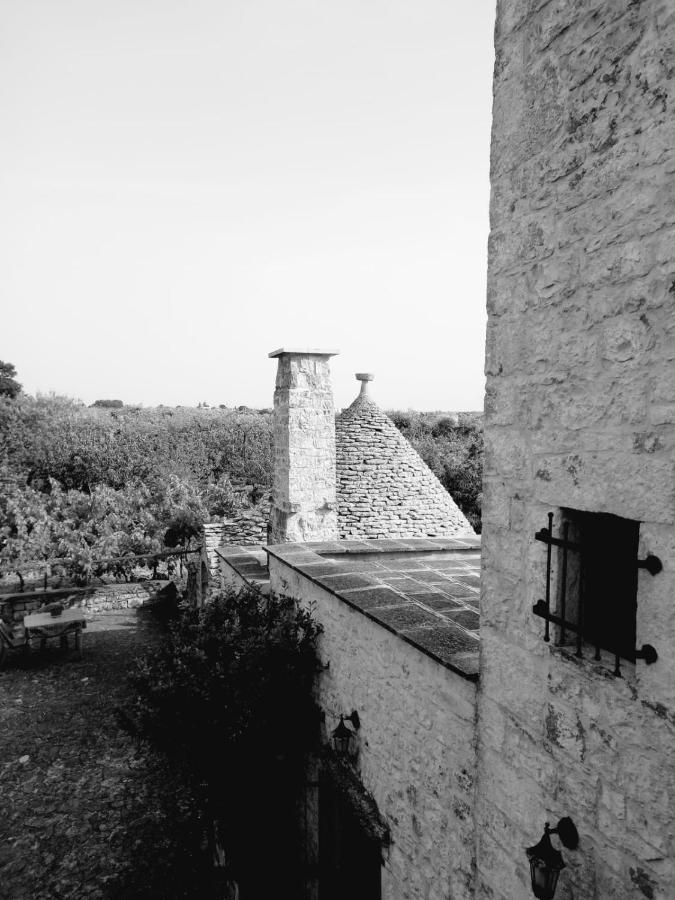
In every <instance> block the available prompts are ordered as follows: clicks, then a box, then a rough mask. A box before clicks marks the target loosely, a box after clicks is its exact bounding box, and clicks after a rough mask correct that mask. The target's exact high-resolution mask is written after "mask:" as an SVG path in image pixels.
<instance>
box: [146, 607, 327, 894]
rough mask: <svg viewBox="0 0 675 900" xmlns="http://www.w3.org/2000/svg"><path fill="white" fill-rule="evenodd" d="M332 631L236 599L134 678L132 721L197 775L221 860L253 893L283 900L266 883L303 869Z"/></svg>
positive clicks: (292, 613)
mask: <svg viewBox="0 0 675 900" xmlns="http://www.w3.org/2000/svg"><path fill="white" fill-rule="evenodd" d="M320 630H321V629H320V626H319V625H317V623H316V622H314V620H313V619H312V617H311V615H310V613H308V612H306V611H303V610H302V609H300V608H299V607H298V605H297V603H296V602H295V601H294V600H291V599H288V598H270V599H267V598H264V597H261V596H259V595H258V594H255V593H253V592H250V591H246V592H242V593H240V594H239V595H236V596H235V595H232V594H226V595H223V596H221V597H219V598H217V599H215V600H214V601H213V602H212V603H210V604H209V605H207V606H206V607H204V608H201V609H197V610H190V611H187V612H185V613H184V614H183V615H182V617H181V618H180V619H179V620H178V621H177V622H175V623H173V624H172V625H170V627H169V632H168V637H167V639H166V640H165V642H164V643H163V645H162V646H161V647H160V649H159V650H157V651H155V652H154V653H152V654H150V655H149V656H147V657H146V658H145V659H143V660H141V661H139V662H138V665H137V670H136V672H135V675H134V676H133V684H134V687H135V695H136V696H135V700H134V702H133V705H132V707H131V709H130V710H129V720H130V721H132V722H134V728H135V730H136V732H137V734H138V735H139V736H140V737H141V738H144V739H147V740H149V741H151V742H152V743H153V744H154V745H155V746H156V747H158V748H159V749H161V750H162V751H163V752H164V753H165V754H166V755H167V756H168V757H169V759H171V760H172V761H173V763H174V764H175V766H176V767H177V768H179V769H180V770H181V771H183V772H184V773H185V777H186V778H187V779H188V780H189V782H190V784H191V786H192V789H193V790H194V791H195V794H196V795H197V796H199V797H200V803H201V804H202V806H203V810H204V818H205V820H206V821H210V822H212V824H213V827H212V833H211V835H210V838H211V840H213V841H214V845H215V846H214V852H216V851H217V852H216V855H218V853H220V855H221V856H222V854H223V851H224V856H225V858H226V859H227V862H228V867H229V873H230V877H232V878H234V880H236V881H237V882H239V883H241V884H246V885H247V887H248V890H249V891H250V893H249V896H261V897H262V896H274V895H276V896H281V894H278V893H277V894H275V893H274V890H273V885H272V883H270V884H269V885H267V884H266V882H265V879H267V878H273V879H274V881H275V882H277V881H279V880H282V881H283V878H284V877H288V878H289V879H290V878H291V876H290V874H289V869H290V868H292V864H293V861H294V860H297V850H298V846H297V843H296V842H297V840H298V835H297V824H298V823H297V815H296V804H297V801H298V797H299V790H300V786H301V784H302V780H303V776H304V771H305V762H306V757H307V754H308V753H309V752H310V751H311V750H312V749H313V748H314V746H315V743H316V741H317V738H318V725H319V712H318V707H317V705H316V703H315V700H314V695H313V688H314V681H315V678H316V676H317V674H318V672H319V670H320V668H321V667H320V664H319V660H318V656H317V652H316V642H317V638H318V635H319V633H320ZM214 835H218V840H217V841H216V840H215V838H214ZM218 845H220V847H219V846H218ZM261 846H265V847H266V848H267V850H266V853H267V854H268V855H267V863H268V866H269V869H268V868H266V869H265V871H260V868H261V867H260V865H259V848H260V847H261ZM284 872H286V876H284ZM261 879H262V881H261ZM276 888H277V889H278V884H277V885H276Z"/></svg>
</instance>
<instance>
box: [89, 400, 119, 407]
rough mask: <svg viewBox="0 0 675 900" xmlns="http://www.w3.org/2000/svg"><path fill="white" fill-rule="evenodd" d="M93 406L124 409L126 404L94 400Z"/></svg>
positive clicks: (117, 401)
mask: <svg viewBox="0 0 675 900" xmlns="http://www.w3.org/2000/svg"><path fill="white" fill-rule="evenodd" d="M91 405H92V406H98V407H100V408H102V409H122V407H123V406H124V403H123V402H122V401H121V400H94V402H93V403H92V404H91Z"/></svg>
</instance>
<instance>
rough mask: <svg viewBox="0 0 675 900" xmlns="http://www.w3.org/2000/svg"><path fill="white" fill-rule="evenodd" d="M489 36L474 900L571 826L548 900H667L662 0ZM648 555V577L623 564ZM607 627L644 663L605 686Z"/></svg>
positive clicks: (670, 708) (672, 396)
mask: <svg viewBox="0 0 675 900" xmlns="http://www.w3.org/2000/svg"><path fill="white" fill-rule="evenodd" d="M495 34H496V64H495V80H494V116H493V132H492V160H491V170H492V171H491V179H492V201H491V234H490V243H489V275H488V313H489V320H488V332H487V352H486V374H487V393H486V431H485V437H486V468H485V480H484V507H483V568H482V600H481V676H480V688H479V699H478V772H477V795H476V804H477V805H476V832H477V838H478V840H477V854H476V859H477V880H476V895H477V896H478V897H480V898H495V900H496V898H509V900H511V898H512V900H515V898H520V897H524V896H527V895H528V892H529V872H528V867H527V862H526V860H525V857H524V854H523V847H525V846H527V845H531V844H533V843H535V841H536V840H537V839H538V837H539V835H540V834H541V830H542V826H543V823H544V821H545V820H548V821H550V822H551V823H554V822H555V821H557V820H558V819H559V818H560V817H561V816H563V815H567V816H571V817H572V818H573V820H574V822H575V824H576V826H577V828H578V830H579V835H580V842H579V847H578V849H577V850H575V851H571V850H570V851H568V850H565V849H563V855H564V858H565V862H566V864H567V868H566V870H565V871H564V873H563V875H562V876H561V880H560V884H559V887H558V892H557V893H556V900H558V898H561V900H570V898H578V900H582V898H583V900H591V898H597V900H606V898H617V900H618V898H621V900H628V898H644V897H647V898H650V900H656V898H659V900H667V898H671V897H675V653H673V646H674V645H675V610H674V608H673V601H672V598H673V594H674V593H675V481H674V456H673V451H674V449H675V365H674V362H675V315H674V310H675V252H674V247H675V227H674V226H675V203H674V199H675V197H674V194H673V185H674V184H675V182H674V178H673V176H674V175H675V152H674V151H675V126H674V121H673V111H672V98H673V89H674V88H675V83H674V74H675V58H674V57H673V48H674V47H675V6H674V5H673V3H672V2H668V0H644V2H637V3H636V2H629V0H592V2H585V3H577V2H569V3H539V2H535V3H533V2H530V0H500V2H499V3H498V10H497V24H496V32H495ZM549 513H552V514H553V532H554V534H556V535H558V537H559V538H560V537H561V536H562V535H563V529H564V527H565V523H567V525H568V535H570V536H571V535H573V534H574V535H576V538H575V540H576V542H577V543H580V546H581V548H582V549H581V551H577V550H574V549H573V548H572V549H570V551H569V559H568V560H567V561H565V560H564V559H563V552H564V551H563V548H562V547H560V546H554V547H553V548H552V576H551V578H552V584H551V596H550V610H551V611H552V612H554V613H555V614H557V615H558V616H559V617H562V618H563V619H566V620H569V619H570V618H571V619H572V620H574V621H576V622H577V625H579V621H580V620H579V617H578V611H576V612H575V610H574V609H572V611H571V613H570V606H574V604H575V603H576V604H577V605H578V604H580V603H583V605H582V606H581V608H582V610H587V612H588V614H589V615H591V614H592V615H593V616H594V623H595V624H594V629H595V631H594V632H590V631H589V622H588V618H586V619H583V618H582V620H581V625H580V627H581V629H582V640H581V642H580V646H578V647H577V643H576V634H575V633H574V632H570V631H567V632H566V635H565V636H563V635H562V634H561V629H560V627H559V626H557V625H556V624H555V623H551V625H550V628H551V632H550V638H551V640H550V641H549V642H548V643H547V642H545V641H544V640H543V637H544V633H545V622H544V620H543V619H542V618H541V617H539V616H536V615H533V607H534V606H535V605H536V604H537V602H538V601H544V600H545V591H546V561H547V546H546V544H545V543H542V542H541V541H538V540H535V539H534V536H535V533H537V532H539V531H541V529H545V528H546V527H547V523H548V514H549ZM622 535H623V536H624V537H622ZM626 535H627V536H628V538H626V537H625V536H626ZM540 536H541V535H540ZM650 554H651V555H653V556H656V557H658V558H659V559H660V560H661V562H662V564H663V569H662V571H660V572H658V573H657V574H654V575H652V574H650V572H649V571H648V570H646V569H644V568H640V569H638V568H637V564H638V560H644V559H645V558H646V557H648V556H649V555H650ZM582 555H583V558H584V559H585V562H584V565H585V566H586V570H585V574H584V575H580V573H579V571H578V570H575V568H574V566H575V565H576V563H574V561H573V560H575V559H578V558H580V557H581V556H582ZM565 562H566V565H567V573H568V579H569V580H568V582H567V583H566V584H565V585H564V590H563V584H562V577H563V576H562V569H563V566H564V565H565ZM591 567H593V568H594V575H593V578H594V580H593V583H592V586H593V591H589V592H587V595H586V596H583V598H582V600H579V596H581V595H580V594H579V586H580V585H581V586H582V587H583V585H584V584H585V585H587V586H588V585H590V581H589V579H590V578H591V571H590V569H591ZM603 567H604V569H603ZM622 567H623V570H624V575H623V577H622V579H621V580H620V582H619V583H617V579H616V576H615V573H616V572H617V571H619V570H620V569H621V568H622ZM603 591H604V592H612V597H611V598H609V601H603V603H604V604H605V605H604V607H603V608H601V609H595V608H594V607H593V604H597V603H598V602H599V599H598V598H599V597H601V596H602V594H603ZM590 594H593V596H591V595H590ZM624 595H625V596H624ZM575 598H576V599H575ZM565 602H567V612H563V608H562V604H563V603H565ZM541 609H542V607H541V605H540V610H541ZM575 616H576V618H575ZM612 620H614V623H613V622H612ZM617 621H618V622H619V625H617V624H616V622H617ZM619 627H620V629H621V630H622V631H623V638H624V644H627V642H628V641H631V640H635V642H636V643H635V647H637V648H641V647H642V646H643V645H645V644H649V645H652V646H653V647H654V648H655V649H656V651H657V654H658V659H657V661H656V662H654V663H652V664H651V665H650V664H648V663H647V661H646V660H645V659H642V658H639V657H638V658H633V659H632V660H631V659H630V658H626V657H629V656H630V653H629V651H628V650H625V648H624V650H622V653H625V654H626V655H625V656H624V657H623V658H621V659H620V665H619V669H620V673H621V674H620V677H617V676H616V675H615V674H614V670H615V659H614V656H613V655H611V654H610V653H609V652H608V651H607V647H608V644H611V643H612V641H614V640H615V639H617V634H616V631H617V628H619ZM619 637H621V635H619ZM596 639H597V640H599V641H600V643H601V645H602V646H601V648H600V651H599V652H598V653H597V654H596V652H595V646H594V644H595V641H596ZM560 644H562V645H561V646H560ZM578 654H579V655H578ZM596 656H599V657H600V658H599V659H596Z"/></svg>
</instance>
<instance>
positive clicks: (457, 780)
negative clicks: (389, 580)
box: [269, 556, 475, 900]
mask: <svg viewBox="0 0 675 900" xmlns="http://www.w3.org/2000/svg"><path fill="white" fill-rule="evenodd" d="M269 566H270V578H271V588H272V591H273V592H276V593H281V594H287V595H290V596H293V597H296V598H298V599H299V600H300V601H301V602H303V603H305V604H311V605H312V609H313V615H314V616H315V618H316V619H317V620H318V621H319V622H320V623H321V624H322V625H323V627H324V633H323V635H322V637H321V644H320V653H321V657H322V659H323V660H324V662H326V663H329V666H328V668H327V669H326V671H325V672H324V674H323V675H322V677H321V683H320V690H319V700H320V703H321V706H322V708H323V709H324V710H325V712H326V728H327V735H329V734H330V732H331V731H332V730H333V729H334V728H335V727H336V726H337V723H338V721H339V716H340V714H341V713H345V714H348V713H350V712H351V711H352V710H353V709H356V710H357V711H358V713H359V717H360V720H361V728H360V731H359V744H360V752H359V759H358V767H359V770H360V776H361V779H362V781H363V784H364V786H365V788H366V790H367V791H368V792H369V793H370V794H372V796H373V797H374V799H375V801H376V803H377V806H378V809H379V812H380V814H381V815H382V816H383V818H384V820H385V821H386V823H387V824H388V825H389V828H390V831H391V847H390V849H389V851H388V854H387V856H386V860H385V864H384V868H383V872H382V896H383V897H386V898H389V900H399V898H404V897H411V898H412V897H420V898H422V897H423V898H425V900H447V898H449V897H451V898H453V900H454V898H458V900H459V898H465V897H469V896H470V895H471V884H472V875H473V846H474V833H473V824H472V817H471V803H472V797H473V791H474V762H475V752H474V717H475V683H474V682H472V681H467V680H465V679H464V678H462V677H460V676H459V675H457V674H455V673H453V672H451V671H450V670H449V669H447V668H445V667H444V666H442V665H439V664H438V662H436V661H435V660H433V659H432V658H430V657H429V656H427V655H425V654H424V653H423V652H421V651H420V650H419V649H417V648H416V647H413V646H411V645H410V644H408V643H406V642H405V641H404V640H403V639H402V638H401V637H400V636H398V635H396V634H393V633H392V632H390V631H388V630H386V629H385V628H383V627H382V626H381V625H379V624H377V623H375V622H373V621H371V620H370V619H368V618H366V617H365V616H364V615H363V614H362V613H361V612H359V611H358V610H355V609H353V608H351V607H349V606H348V605H347V604H346V603H344V602H342V601H341V600H340V599H338V598H337V597H336V596H334V595H333V594H331V593H329V592H328V591H326V590H324V589H322V588H321V587H319V586H318V585H316V584H314V583H312V582H311V581H310V580H309V579H307V578H305V577H303V576H302V575H300V574H299V573H297V572H295V571H294V570H293V569H292V568H290V566H287V565H284V563H282V562H281V561H280V560H277V559H275V558H274V557H272V556H270V559H269Z"/></svg>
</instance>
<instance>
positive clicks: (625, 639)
mask: <svg viewBox="0 0 675 900" xmlns="http://www.w3.org/2000/svg"><path fill="white" fill-rule="evenodd" d="M639 529H640V524H639V522H635V521H632V520H631V519H623V518H621V517H620V516H614V515H610V514H609V513H589V512H581V511H579V510H572V509H563V510H561V521H560V525H559V531H558V535H557V536H556V535H554V533H553V513H549V514H548V527H546V528H542V529H541V530H540V531H538V532H537V533H536V534H535V539H536V540H537V541H541V542H542V543H543V544H545V545H546V585H545V596H544V598H543V599H541V600H538V601H537V603H536V604H535V605H534V606H533V607H532V612H533V613H534V614H535V615H536V616H540V617H541V618H542V619H544V622H545V626H544V640H545V641H547V642H548V641H550V640H551V626H553V630H554V642H555V644H556V645H557V646H559V647H575V648H576V656H578V657H580V658H581V657H583V656H584V653H585V652H586V653H589V652H593V658H594V659H595V660H596V661H599V660H600V659H601V654H600V651H601V650H605V651H607V652H609V653H611V654H612V655H613V656H614V674H615V675H616V676H618V677H620V676H621V660H622V659H623V660H627V661H629V662H632V663H634V662H635V660H636V659H644V661H645V662H646V663H647V664H651V663H653V662H656V660H657V659H658V654H657V652H656V650H655V649H654V647H652V646H651V644H644V645H643V646H642V647H641V648H640V649H636V648H635V620H636V610H637V572H638V569H639V568H644V569H647V571H648V572H650V573H651V574H652V575H656V574H658V573H659V572H660V571H661V569H662V565H661V561H660V560H659V559H658V558H657V557H656V556H651V555H650V556H648V557H647V558H646V559H643V560H639V559H638V558H637V550H638V538H639Z"/></svg>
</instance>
